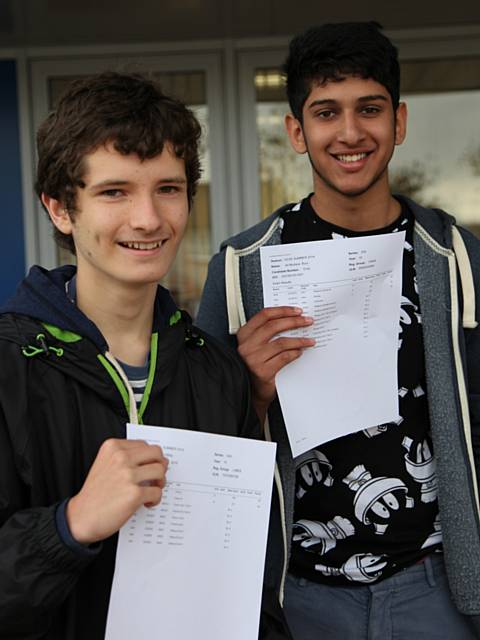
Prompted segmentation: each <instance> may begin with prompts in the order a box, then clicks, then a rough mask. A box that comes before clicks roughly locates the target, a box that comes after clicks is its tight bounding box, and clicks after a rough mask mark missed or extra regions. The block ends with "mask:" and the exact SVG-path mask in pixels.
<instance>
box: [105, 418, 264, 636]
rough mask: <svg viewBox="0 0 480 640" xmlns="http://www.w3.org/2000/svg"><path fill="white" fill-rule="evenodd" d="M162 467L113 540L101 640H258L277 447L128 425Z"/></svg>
mask: <svg viewBox="0 0 480 640" xmlns="http://www.w3.org/2000/svg"><path fill="white" fill-rule="evenodd" d="M127 437H128V438H129V439H142V440H146V441H147V442H149V443H152V444H159V445H160V446H161V447H162V449H163V452H164V454H165V456H166V457H168V458H169V467H168V471H167V484H166V487H165V489H164V492H163V497H162V500H161V502H160V504H159V505H158V506H157V507H154V508H151V509H147V508H145V507H141V508H140V509H139V510H138V511H137V513H135V515H134V516H132V518H131V519H130V520H129V521H128V522H127V523H126V524H125V525H124V526H123V527H122V529H121V530H120V533H119V540H118V547H117V556H116V564H115V574H114V578H113V584H112V593H111V597H110V606H109V612H108V620H107V631H106V636H105V638H106V640H132V638H135V639H136V640H144V639H145V640H146V639H147V638H148V639H149V640H150V639H152V638H175V640H191V639H192V638H208V640H225V638H228V639H229V640H257V638H258V629H259V618H260V603H261V594H262V584H263V571H264V562H265V550H266V543H267V531H268V522H269V513H270V501H271V494H272V484H273V473H274V464H275V449H276V445H275V444H274V443H271V442H263V441H259V440H249V439H245V438H235V437H231V436H222V435H215V434H208V433H201V432H196V431H187V430H183V429H171V428H167V427H152V426H144V425H133V424H128V425H127Z"/></svg>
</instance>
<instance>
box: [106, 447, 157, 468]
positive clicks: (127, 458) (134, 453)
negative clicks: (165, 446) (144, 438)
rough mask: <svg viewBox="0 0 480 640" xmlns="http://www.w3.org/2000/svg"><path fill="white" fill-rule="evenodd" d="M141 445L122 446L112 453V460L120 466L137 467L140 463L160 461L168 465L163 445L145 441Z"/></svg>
mask: <svg viewBox="0 0 480 640" xmlns="http://www.w3.org/2000/svg"><path fill="white" fill-rule="evenodd" d="M143 445H144V446H140V447H121V448H117V449H116V450H115V451H114V452H113V453H112V460H113V461H114V462H115V463H116V465H117V466H119V467H123V466H126V467H137V466H139V465H145V464H150V463H153V462H158V463H161V464H164V465H166V464H167V459H166V458H165V456H164V455H163V451H162V449H161V447H159V446H158V445H151V444H147V443H145V442H144V443H143Z"/></svg>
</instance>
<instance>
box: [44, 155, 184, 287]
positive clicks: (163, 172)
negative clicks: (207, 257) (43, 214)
mask: <svg viewBox="0 0 480 640" xmlns="http://www.w3.org/2000/svg"><path fill="white" fill-rule="evenodd" d="M84 163H85V174H84V176H83V182H84V184H85V187H84V188H79V189H78V190H77V197H76V212H75V215H74V216H71V215H70V214H69V213H68V212H67V211H66V210H65V209H63V208H62V204H61V203H60V202H58V201H56V200H54V199H52V198H48V197H46V196H44V197H43V201H44V204H45V205H46V206H47V208H48V210H49V212H50V216H51V218H52V220H53V222H54V224H55V225H56V226H57V228H59V229H60V231H62V232H63V233H65V234H71V235H72V237H73V240H74V243H75V248H76V255H77V266H78V281H79V283H80V282H81V283H82V286H83V287H86V288H89V287H91V288H94V287H95V288H97V289H99V288H102V287H103V288H105V287H109V286H115V287H117V288H118V287H119V286H120V287H124V288H131V287H132V285H134V286H135V287H136V288H138V287H139V286H140V287H141V286H142V285H144V286H146V287H147V288H149V287H151V286H154V285H156V283H157V282H158V281H159V280H160V279H161V278H162V277H163V276H164V275H165V274H166V273H167V272H168V270H169V269H170V266H171V264H172V262H173V260H174V258H175V255H176V253H177V249H178V246H179V244H180V241H181V239H182V237H183V234H184V231H185V226H186V224H187V220H188V198H187V180H186V175H185V165H184V161H183V160H182V159H180V158H177V157H176V155H175V154H174V153H173V152H172V150H171V148H170V147H169V145H168V144H166V145H165V147H164V149H163V151H162V153H161V154H159V155H157V156H155V157H153V158H150V159H146V160H143V161H142V160H140V158H139V157H138V156H137V155H136V154H131V155H122V154H120V153H119V152H118V151H116V150H115V149H114V148H113V145H107V146H103V147H100V148H98V149H97V150H95V151H94V152H93V153H90V154H88V155H87V156H86V157H85V159H84Z"/></svg>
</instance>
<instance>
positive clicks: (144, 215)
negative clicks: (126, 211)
mask: <svg viewBox="0 0 480 640" xmlns="http://www.w3.org/2000/svg"><path fill="white" fill-rule="evenodd" d="M130 226H131V227H132V229H137V230H141V231H144V232H146V233H151V232H154V231H156V230H157V229H158V228H159V227H161V226H162V216H161V212H160V210H159V204H158V202H156V201H155V196H154V195H153V194H145V195H142V196H139V197H138V198H136V199H135V201H134V202H133V203H132V212H131V216H130Z"/></svg>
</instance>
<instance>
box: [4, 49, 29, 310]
mask: <svg viewBox="0 0 480 640" xmlns="http://www.w3.org/2000/svg"><path fill="white" fill-rule="evenodd" d="M18 111H19V110H18V100H17V78H16V68H15V61H13V60H0V221H1V225H0V230H1V231H0V304H1V303H2V302H4V300H5V299H6V298H7V297H8V296H9V295H11V294H12V293H13V292H14V290H15V287H16V285H17V283H18V282H19V281H20V280H21V278H22V277H23V275H24V273H25V249H24V230H23V208H22V180H21V163H20V137H19V121H18Z"/></svg>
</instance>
